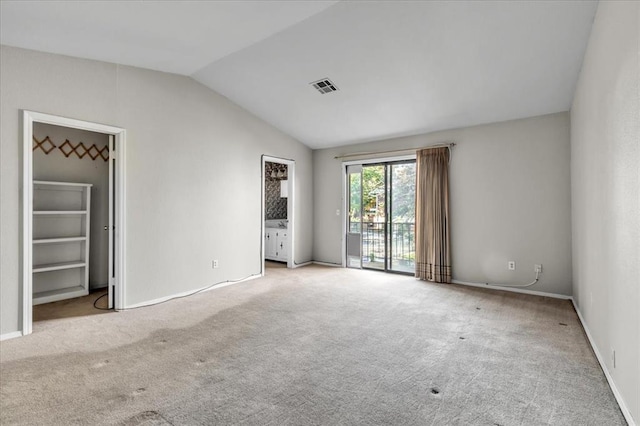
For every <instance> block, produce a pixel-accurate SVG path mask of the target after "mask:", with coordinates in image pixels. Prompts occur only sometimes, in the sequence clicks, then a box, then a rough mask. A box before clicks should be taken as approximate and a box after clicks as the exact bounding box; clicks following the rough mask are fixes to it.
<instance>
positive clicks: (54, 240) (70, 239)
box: [33, 237, 87, 244]
mask: <svg viewBox="0 0 640 426" xmlns="http://www.w3.org/2000/svg"><path fill="white" fill-rule="evenodd" d="M74 241H87V237H66V238H40V239H38V240H33V244H59V243H72V242H74Z"/></svg>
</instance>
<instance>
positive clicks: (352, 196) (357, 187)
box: [347, 166, 362, 268]
mask: <svg viewBox="0 0 640 426" xmlns="http://www.w3.org/2000/svg"><path fill="white" fill-rule="evenodd" d="M347 197H348V200H349V203H348V206H349V211H348V214H347V267H348V268H362V166H349V167H347Z"/></svg>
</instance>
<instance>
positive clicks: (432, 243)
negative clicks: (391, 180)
mask: <svg viewBox="0 0 640 426" xmlns="http://www.w3.org/2000/svg"><path fill="white" fill-rule="evenodd" d="M416 165H417V169H416V277H417V278H420V279H422V280H427V281H434V282H437V283H450V282H451V243H450V237H449V148H447V147H444V148H431V149H422V150H420V151H418V152H417V158H416Z"/></svg>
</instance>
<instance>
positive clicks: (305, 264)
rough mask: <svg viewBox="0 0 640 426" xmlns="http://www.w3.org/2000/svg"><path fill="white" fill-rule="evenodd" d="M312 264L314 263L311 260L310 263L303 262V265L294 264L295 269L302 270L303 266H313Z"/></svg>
mask: <svg viewBox="0 0 640 426" xmlns="http://www.w3.org/2000/svg"><path fill="white" fill-rule="evenodd" d="M312 263H313V261H312V260H310V261H308V262H303V263H294V264H293V269H296V268H301V267H303V266H308V265H311V264H312Z"/></svg>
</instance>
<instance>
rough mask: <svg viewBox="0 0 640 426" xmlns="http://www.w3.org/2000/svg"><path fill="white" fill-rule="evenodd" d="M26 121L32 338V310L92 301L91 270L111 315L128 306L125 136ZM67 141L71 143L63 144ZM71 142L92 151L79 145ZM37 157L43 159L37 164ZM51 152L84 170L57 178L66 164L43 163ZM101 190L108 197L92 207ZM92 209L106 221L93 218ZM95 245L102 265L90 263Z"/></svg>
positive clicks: (58, 120) (48, 119)
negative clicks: (84, 299) (38, 306)
mask: <svg viewBox="0 0 640 426" xmlns="http://www.w3.org/2000/svg"><path fill="white" fill-rule="evenodd" d="M22 119H23V173H24V174H23V191H22V192H23V222H22V223H23V227H22V228H23V233H22V234H23V286H22V287H23V288H22V334H23V335H27V334H30V333H31V332H32V329H33V305H36V304H42V303H49V302H56V301H62V300H65V301H66V300H68V299H73V298H80V297H82V296H85V297H86V296H87V295H88V293H89V290H90V274H89V271H90V269H91V267H94V268H95V271H94V276H95V278H94V277H92V279H93V282H94V285H93V287H96V286H102V287H104V289H103V290H102V292H104V294H105V297H106V302H107V303H106V307H107V308H108V309H116V310H117V309H121V308H124V306H125V305H124V303H125V299H124V288H125V280H124V271H125V264H124V262H125V253H124V247H125V245H124V240H125V235H126V226H125V216H124V211H125V206H124V200H125V194H124V189H125V185H124V182H125V180H124V179H125V166H124V160H125V150H124V148H125V130H124V129H121V128H117V127H113V126H106V125H103V124H98V123H91V122H86V121H81V120H74V119H69V118H64V117H58V116H54V115H49V114H42V113H37V112H32V111H23V115H22ZM43 132H44V133H43ZM56 132H58V133H56ZM45 133H47V134H46V135H45ZM49 133H50V134H51V135H49ZM54 134H55V136H54ZM63 134H68V135H70V136H69V137H65V138H64V140H63V138H62V137H61V136H60V135H63ZM71 135H75V136H78V135H82V137H83V139H87V138H88V139H92V140H93V143H89V142H88V141H87V140H88V139H87V140H85V141H84V142H83V141H80V140H77V141H75V140H73V139H74V137H73V136H71ZM52 137H53V139H52ZM54 140H55V141H54ZM36 150H37V155H38V156H39V157H37V158H36V160H37V161H34V152H35V151H36ZM53 152H55V154H61V155H59V157H60V158H67V159H68V158H70V157H71V158H74V157H75V158H76V159H78V160H85V163H83V164H82V165H80V166H78V164H79V163H78V164H76V167H75V169H76V170H69V169H66V168H65V169H64V170H62V171H61V170H58V172H57V173H58V174H57V175H56V174H55V173H54V172H53V171H52V169H53V168H55V166H56V164H57V166H58V167H59V166H60V165H61V164H62V163H60V160H59V159H58V160H51V159H49V160H47V161H44V160H43V159H42V158H41V156H40V154H42V153H44V154H45V155H48V154H50V153H53ZM86 160H89V161H90V162H91V161H94V163H93V164H89V163H87V162H86ZM36 162H37V170H36ZM101 162H102V163H101ZM103 163H104V164H103ZM67 166H69V164H67V163H65V164H64V165H63V167H67ZM92 169H96V170H97V171H92ZM83 170H84V172H86V173H85V174H84V175H83V176H84V178H82V179H81V178H80V175H82V172H83ZM92 173H93V174H92ZM94 175H95V176H94ZM93 181H95V182H93ZM92 187H95V188H93V189H92ZM97 188H101V189H100V192H102V193H103V194H102V195H103V196H102V197H101V200H100V202H99V203H96V202H93V203H92V200H91V195H92V192H94V193H95V194H96V195H98V194H97V191H96V189H97ZM94 201H95V200H94ZM92 206H93V207H94V213H97V212H96V207H97V210H99V212H100V214H98V215H95V214H92V212H91V210H92ZM92 217H93V218H94V223H93V227H92V224H91V222H92V220H91V218H92ZM96 218H98V222H96V221H95V219H96ZM92 228H93V231H92ZM91 237H94V238H93V241H94V243H95V242H96V240H98V242H100V244H98V245H96V244H93V247H94V251H97V252H99V253H100V255H99V256H98V258H95V257H94V258H91V257H90V248H91V246H92V244H91V240H92V238H91ZM96 283H97V285H96Z"/></svg>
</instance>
